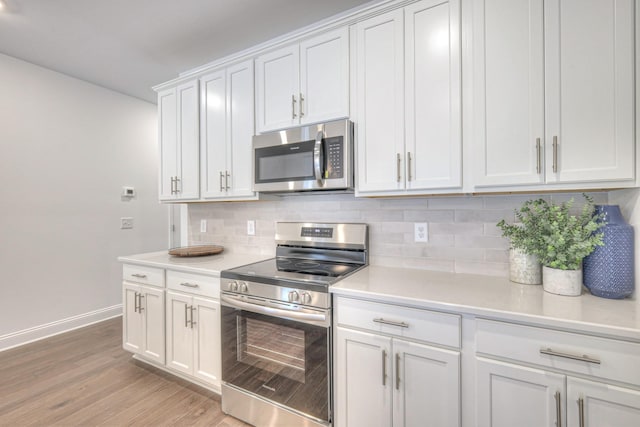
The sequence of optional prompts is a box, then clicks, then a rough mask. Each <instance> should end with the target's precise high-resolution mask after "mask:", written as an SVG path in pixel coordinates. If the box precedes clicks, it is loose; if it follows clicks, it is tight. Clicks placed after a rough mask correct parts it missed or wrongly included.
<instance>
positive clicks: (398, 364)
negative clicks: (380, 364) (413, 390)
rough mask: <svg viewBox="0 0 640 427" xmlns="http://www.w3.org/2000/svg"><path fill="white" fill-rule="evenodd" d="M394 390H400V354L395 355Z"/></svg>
mask: <svg viewBox="0 0 640 427" xmlns="http://www.w3.org/2000/svg"><path fill="white" fill-rule="evenodd" d="M396 390H400V353H396Z"/></svg>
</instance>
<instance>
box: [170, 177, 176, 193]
mask: <svg viewBox="0 0 640 427" xmlns="http://www.w3.org/2000/svg"><path fill="white" fill-rule="evenodd" d="M175 179H176V177H175V176H172V177H171V194H174V192H175V190H174V188H173V183H174V182H175Z"/></svg>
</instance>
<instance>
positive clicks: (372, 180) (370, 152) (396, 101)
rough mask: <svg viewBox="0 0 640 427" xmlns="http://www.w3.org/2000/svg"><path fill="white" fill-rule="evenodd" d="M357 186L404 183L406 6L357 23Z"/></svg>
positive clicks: (367, 187) (365, 188)
mask: <svg viewBox="0 0 640 427" xmlns="http://www.w3.org/2000/svg"><path fill="white" fill-rule="evenodd" d="M355 62H356V110H357V111H356V118H357V126H356V134H357V135H356V141H357V147H356V150H357V162H358V167H357V171H358V175H357V179H358V182H357V187H358V190H359V191H365V192H366V191H381V190H399V189H404V186H405V185H404V179H405V178H404V96H403V94H404V83H403V82H404V75H403V70H404V26H403V11H402V9H399V10H394V11H392V12H389V13H385V14H383V15H380V16H376V17H375V18H371V19H367V20H366V21H362V22H359V23H358V24H356V61H355Z"/></svg>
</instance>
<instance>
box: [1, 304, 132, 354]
mask: <svg viewBox="0 0 640 427" xmlns="http://www.w3.org/2000/svg"><path fill="white" fill-rule="evenodd" d="M121 315H122V304H118V305H114V306H111V307H106V308H101V309H99V310H95V311H91V312H89V313H84V314H80V315H78V316H73V317H68V318H66V319H61V320H57V321H55V322H51V323H47V324H44V325H39V326H35V327H33V328H29V329H24V330H22V331H17V332H12V333H10V334H6V335H2V336H0V351H4V350H9V349H10V348H14V347H18V346H21V345H24V344H28V343H30V342H33V341H38V340H41V339H44V338H48V337H51V336H53V335H58V334H61V333H64V332H69V331H72V330H74V329H78V328H82V327H84V326H89V325H91V324H93V323H98V322H102V321H103V320H107V319H111V318H113V317H117V316H121Z"/></svg>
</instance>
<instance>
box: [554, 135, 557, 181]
mask: <svg viewBox="0 0 640 427" xmlns="http://www.w3.org/2000/svg"><path fill="white" fill-rule="evenodd" d="M556 172H558V137H557V136H554V137H553V173H556Z"/></svg>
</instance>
